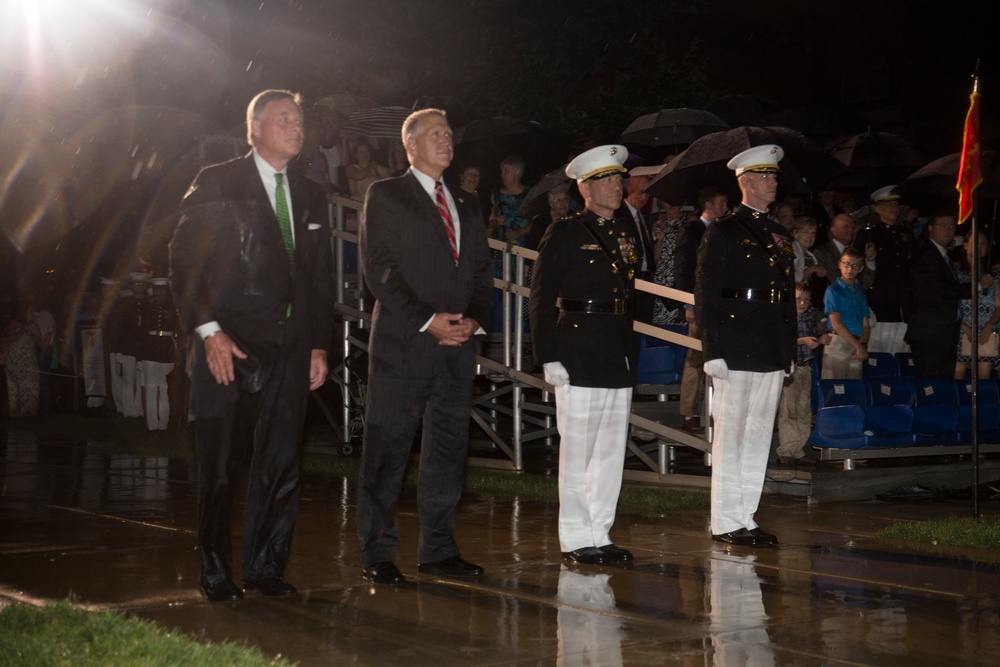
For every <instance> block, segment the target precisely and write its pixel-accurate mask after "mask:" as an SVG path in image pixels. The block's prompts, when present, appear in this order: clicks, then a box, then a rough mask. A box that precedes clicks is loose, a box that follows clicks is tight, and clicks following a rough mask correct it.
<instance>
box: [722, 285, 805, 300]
mask: <svg viewBox="0 0 1000 667" xmlns="http://www.w3.org/2000/svg"><path fill="white" fill-rule="evenodd" d="M722 298H723V299H739V300H740V301H767V302H768V303H788V302H789V299H788V292H786V291H785V290H782V289H753V288H748V289H733V288H728V289H724V290H722Z"/></svg>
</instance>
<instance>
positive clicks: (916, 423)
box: [913, 380, 971, 445]
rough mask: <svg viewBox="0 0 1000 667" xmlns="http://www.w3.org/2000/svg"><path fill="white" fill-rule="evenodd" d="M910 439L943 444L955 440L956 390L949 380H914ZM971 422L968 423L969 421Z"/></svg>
mask: <svg viewBox="0 0 1000 667" xmlns="http://www.w3.org/2000/svg"><path fill="white" fill-rule="evenodd" d="M913 388H914V392H915V396H916V405H915V406H914V408H913V442H914V444H920V445H947V444H952V443H955V442H957V441H958V415H959V410H958V391H957V389H956V385H955V382H954V381H952V380H914V381H913ZM970 423H971V422H970Z"/></svg>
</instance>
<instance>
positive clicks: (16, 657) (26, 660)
mask: <svg viewBox="0 0 1000 667" xmlns="http://www.w3.org/2000/svg"><path fill="white" fill-rule="evenodd" d="M0 663H2V664H4V665H25V666H30V667H59V666H63V665H66V666H69V665H72V666H73V667H107V666H109V665H114V667H140V666H141V667H161V666H162V667H176V666H177V665H198V666H199V667H265V666H266V665H291V664H293V663H290V662H288V661H287V660H285V659H284V658H281V657H280V656H278V657H274V658H269V657H267V656H265V655H264V654H263V653H261V652H260V650H258V649H256V648H251V647H247V646H242V645H238V644H231V643H222V644H213V643H211V642H198V641H196V640H195V639H194V638H193V637H189V636H187V635H183V634H180V633H177V632H172V631H170V630H164V629H163V628H161V627H159V626H158V625H156V624H155V623H151V622H149V621H143V620H139V619H135V618H131V617H127V616H124V615H123V614H119V613H113V612H97V613H95V612H89V611H87V610H85V609H81V608H79V607H75V606H73V605H72V604H70V603H67V602H60V603H57V604H51V605H47V606H45V607H33V606H29V605H21V604H12V605H10V606H8V607H6V608H5V609H3V610H2V611H0Z"/></svg>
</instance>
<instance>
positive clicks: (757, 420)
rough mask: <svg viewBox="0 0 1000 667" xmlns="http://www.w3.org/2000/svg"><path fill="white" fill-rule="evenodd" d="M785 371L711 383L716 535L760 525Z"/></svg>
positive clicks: (732, 374) (737, 374)
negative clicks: (759, 513) (758, 516)
mask: <svg viewBox="0 0 1000 667" xmlns="http://www.w3.org/2000/svg"><path fill="white" fill-rule="evenodd" d="M783 379H784V373H783V372H781V371H773V372H770V373H751V372H749V371H733V370H731V371H729V376H728V377H727V378H726V379H725V380H719V379H717V378H713V379H712V387H713V389H714V394H713V396H712V422H713V426H714V433H713V436H712V520H711V524H712V527H711V530H712V534H713V535H720V534H722V533H729V532H732V531H734V530H739V529H740V528H746V529H747V530H753V529H754V528H756V527H757V524H756V522H754V519H753V515H754V513H755V512H756V511H757V506H758V504H759V503H760V494H761V491H762V490H763V488H764V473H766V472H767V456H768V454H769V453H770V451H771V436H772V434H773V431H774V414H775V410H776V408H777V407H778V396H779V395H780V394H781V383H782V381H783Z"/></svg>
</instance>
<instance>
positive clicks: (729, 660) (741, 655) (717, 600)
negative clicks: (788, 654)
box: [708, 555, 775, 667]
mask: <svg viewBox="0 0 1000 667" xmlns="http://www.w3.org/2000/svg"><path fill="white" fill-rule="evenodd" d="M755 560H756V557H755V556H731V555H730V556H728V557H727V558H726V559H725V560H723V559H721V558H711V559H709V561H708V590H709V600H710V602H711V605H712V606H711V610H710V611H709V614H708V618H709V622H710V625H709V629H710V632H711V635H712V647H713V648H714V649H715V655H714V656H712V657H713V660H712V664H714V665H745V666H746V667H771V666H772V665H774V664H775V659H774V648H773V647H772V646H771V638H770V637H769V636H768V634H767V613H766V611H765V610H764V599H763V597H762V596H761V590H760V583H761V582H760V577H758V576H757V573H756V571H755V570H754V567H753V562H754V561H755Z"/></svg>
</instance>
